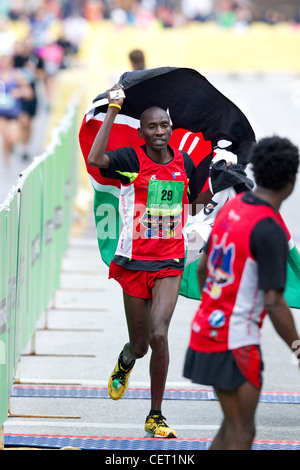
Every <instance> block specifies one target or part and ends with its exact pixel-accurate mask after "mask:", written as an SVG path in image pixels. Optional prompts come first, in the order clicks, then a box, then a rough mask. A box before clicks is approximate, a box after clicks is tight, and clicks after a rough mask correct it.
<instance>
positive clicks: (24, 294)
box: [0, 96, 79, 448]
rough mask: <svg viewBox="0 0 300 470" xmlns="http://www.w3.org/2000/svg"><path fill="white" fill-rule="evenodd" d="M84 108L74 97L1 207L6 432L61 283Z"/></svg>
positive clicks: (0, 349)
mask: <svg viewBox="0 0 300 470" xmlns="http://www.w3.org/2000/svg"><path fill="white" fill-rule="evenodd" d="M78 107H79V99H78V98H77V97H76V96H74V98H73V100H72V102H71V103H70V105H69V107H68V109H67V112H66V114H65V116H64V117H63V118H62V119H61V121H60V122H59V124H58V125H57V127H56V128H55V129H54V130H53V133H52V140H51V142H50V144H49V145H48V146H47V148H46V150H45V152H44V153H43V154H42V155H41V156H38V157H36V158H35V159H34V160H33V162H32V163H31V164H30V165H29V166H28V168H27V169H26V170H25V171H24V172H23V173H22V175H20V177H19V179H18V181H17V182H16V185H15V186H14V187H13V188H12V189H11V190H10V192H9V194H8V196H7V198H6V199H5V201H4V203H3V204H2V205H1V206H0V279H1V282H0V434H1V429H2V432H3V423H4V422H5V421H6V419H7V417H8V410H9V400H10V391H11V387H12V385H13V382H14V380H15V376H16V372H17V368H18V363H19V359H20V355H21V353H22V351H23V350H24V348H25V347H26V345H27V344H28V342H29V341H30V339H31V338H32V336H33V334H34V332H35V329H36V324H37V321H38V319H39V318H40V316H41V314H42V313H43V312H44V311H46V310H47V308H48V307H49V304H50V302H51V299H52V297H53V295H54V293H55V291H56V290H57V289H58V288H59V283H60V270H61V262H62V258H63V255H64V253H65V250H66V248H67V243H68V236H69V233H70V229H71V225H72V209H73V200H74V198H75V195H76V192H77V185H78V181H77V180H78V176H77V173H78V171H77V164H78V161H77V160H78V158H77V155H78V142H77V141H78V138H77V135H78ZM0 448H1V442H0Z"/></svg>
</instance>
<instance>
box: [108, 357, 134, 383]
mask: <svg viewBox="0 0 300 470" xmlns="http://www.w3.org/2000/svg"><path fill="white" fill-rule="evenodd" d="M132 367H133V366H132ZM130 369H131V366H129V368H128V369H123V368H122V366H121V364H120V362H119V370H118V371H117V372H115V373H114V374H112V376H111V378H112V380H115V379H119V380H120V383H121V385H124V384H125V380H126V374H127V373H128V371H129V370H130Z"/></svg>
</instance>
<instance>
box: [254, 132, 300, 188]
mask: <svg viewBox="0 0 300 470" xmlns="http://www.w3.org/2000/svg"><path fill="white" fill-rule="evenodd" d="M249 161H250V163H251V164H252V170H253V173H254V178H255V181H256V184H257V185H258V186H262V187H263V188H267V189H273V190H279V189H282V188H283V187H284V186H286V184H288V183H290V182H292V181H293V179H294V176H295V175H296V173H297V170H298V166H299V149H298V147H296V145H294V144H293V143H292V142H291V141H290V140H289V139H287V138H285V137H279V136H273V137H264V138H262V139H261V140H260V141H259V142H257V144H255V145H254V146H253V148H252V150H251V152H250V159H249Z"/></svg>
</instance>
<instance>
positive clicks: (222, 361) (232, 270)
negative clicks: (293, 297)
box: [183, 136, 300, 450]
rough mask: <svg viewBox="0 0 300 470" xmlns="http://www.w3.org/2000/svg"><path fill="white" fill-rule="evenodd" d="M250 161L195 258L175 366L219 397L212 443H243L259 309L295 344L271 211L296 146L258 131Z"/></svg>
mask: <svg viewBox="0 0 300 470" xmlns="http://www.w3.org/2000/svg"><path fill="white" fill-rule="evenodd" d="M250 163H252V167H253V173H254V178H255V181H256V184H257V186H256V188H255V189H254V191H253V192H245V193H242V194H239V195H237V196H236V197H235V198H233V199H231V200H229V201H228V202H226V203H225V205H224V207H223V208H222V209H221V210H220V212H219V213H218V215H217V217H216V220H215V223H214V226H213V228H212V231H211V234H210V238H209V240H208V243H207V245H206V248H205V252H204V254H203V256H202V257H201V259H200V261H199V264H198V281H199V286H200V290H201V292H202V301H201V304H200V306H199V308H198V310H197V312H196V315H195V317H194V319H193V322H192V327H191V336H190V342H189V347H188V350H187V353H186V357H185V364H184V371H183V375H184V376H185V377H186V378H189V379H191V380H192V381H193V382H195V383H199V384H203V385H211V386H213V387H214V389H215V392H216V394H217V397H218V399H219V402H220V405H221V408H222V412H223V422H222V424H221V426H220V429H219V431H218V433H217V435H216V436H215V438H214V440H213V442H212V444H211V447H210V448H211V449H212V450H242V449H244V450H250V449H251V446H252V442H253V439H254V436H255V411H256V408H257V404H258V400H259V396H260V391H261V387H262V369H263V363H262V357H261V351H260V336H259V332H260V328H261V326H262V323H263V319H264V317H265V315H266V313H268V314H269V317H270V319H271V321H272V323H273V326H274V328H275V330H276V332H277V333H278V334H279V335H280V336H281V338H282V339H283V340H284V341H285V342H286V343H287V345H288V346H289V347H290V348H291V349H292V351H293V352H294V353H295V355H296V352H297V351H296V347H297V345H298V344H299V334H298V332H297V330H296V327H295V324H294V320H293V316H292V314H291V311H290V309H289V307H288V305H287V303H286V301H285V298H284V295H283V294H284V288H285V282H286V264H287V257H288V243H287V240H288V238H287V233H286V227H285V225H284V223H283V221H282V219H281V216H280V214H279V209H280V206H281V203H282V202H283V201H284V200H285V199H286V198H287V197H288V196H289V195H290V194H291V193H292V191H293V189H294V185H295V181H296V173H297V170H298V165H299V150H298V148H297V147H296V146H295V145H293V144H292V143H291V142H290V141H289V140H288V139H285V138H281V137H277V136H274V137H268V138H264V139H262V140H261V141H260V142H258V143H257V144H256V145H255V146H254V148H253V149H252V152H251V157H250ZM299 359H300V358H298V361H299Z"/></svg>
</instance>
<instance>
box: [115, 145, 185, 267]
mask: <svg viewBox="0 0 300 470" xmlns="http://www.w3.org/2000/svg"><path fill="white" fill-rule="evenodd" d="M135 151H136V153H137V156H138V159H139V164H140V171H139V173H138V175H137V177H136V178H135V179H134V181H133V182H132V183H129V184H127V185H122V186H121V194H120V203H119V211H120V214H121V217H122V221H123V227H122V231H121V234H120V238H119V242H118V247H117V251H116V255H121V256H125V257H127V258H131V259H136V260H166V259H177V258H184V257H185V240H184V236H183V234H182V228H183V226H184V225H185V224H186V221H187V216H188V196H187V194H188V180H187V176H186V173H185V169H184V159H183V156H182V153H181V152H180V151H179V150H177V149H173V152H174V157H173V159H172V161H170V162H169V163H166V164H158V163H156V162H154V161H153V160H151V159H150V158H149V157H148V155H147V154H146V153H145V152H144V151H143V149H142V148H135Z"/></svg>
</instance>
